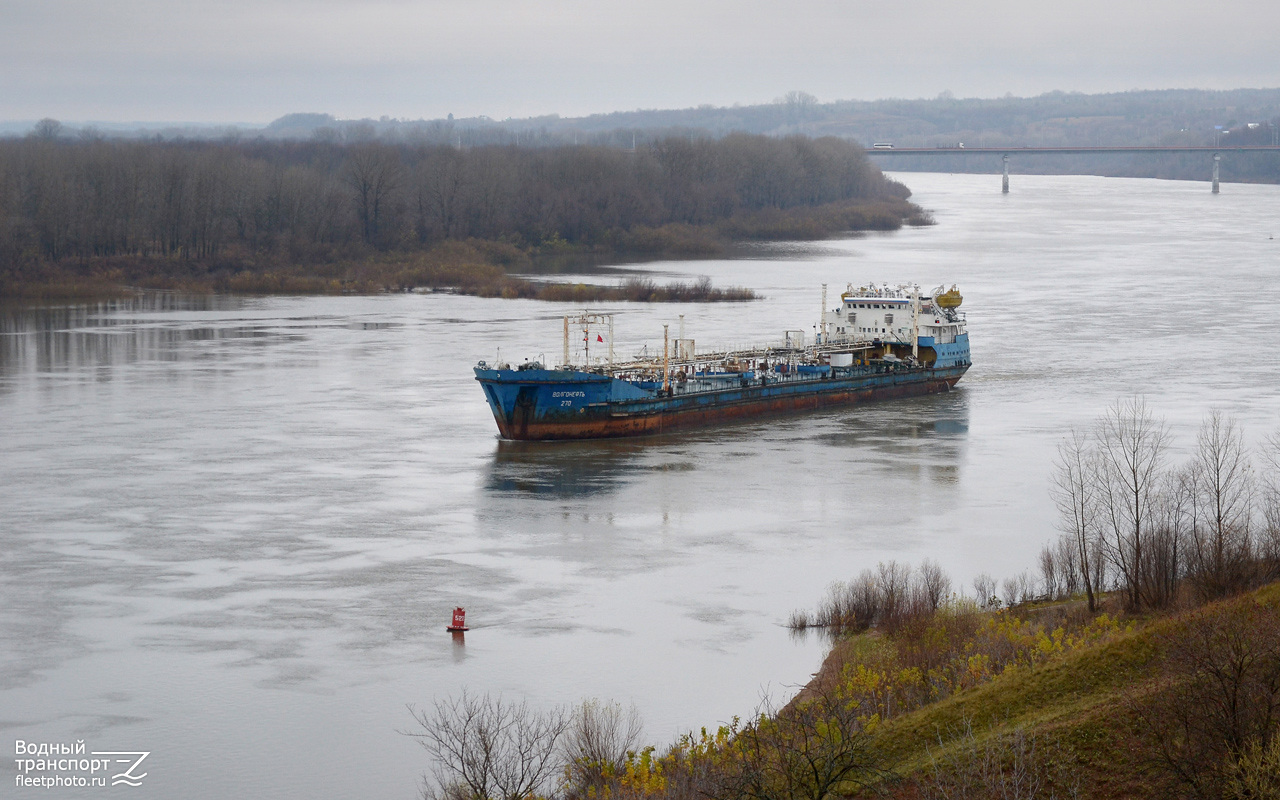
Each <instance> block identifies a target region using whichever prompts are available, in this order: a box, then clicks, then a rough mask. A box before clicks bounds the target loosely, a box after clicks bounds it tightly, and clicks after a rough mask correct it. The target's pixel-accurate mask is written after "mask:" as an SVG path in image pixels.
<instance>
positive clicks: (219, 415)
mask: <svg viewBox="0 0 1280 800" xmlns="http://www.w3.org/2000/svg"><path fill="white" fill-rule="evenodd" d="M904 180H905V181H906V182H907V183H908V184H909V185H910V186H911V187H912V188H913V189H914V190H915V192H916V198H915V199H916V200H917V201H919V202H920V203H921V204H923V205H924V206H926V207H927V208H930V209H932V210H933V211H934V213H935V216H936V217H937V220H938V223H939V224H938V225H937V226H935V227H931V228H927V229H918V230H905V231H901V232H898V233H894V234H890V235H884V236H873V237H868V238H864V239H855V240H848V241H842V242H831V243H826V244H824V246H823V249H821V251H817V252H814V251H809V252H807V253H806V252H804V251H797V250H795V249H792V248H786V247H774V248H768V249H763V250H761V253H760V255H761V257H760V258H758V259H755V260H749V261H707V262H679V263H665V264H649V265H645V266H643V267H640V268H638V269H643V270H645V271H647V272H652V273H656V274H657V276H658V277H659V278H660V279H663V280H665V279H666V278H667V276H671V277H675V278H682V279H688V278H689V277H696V276H699V275H708V276H710V277H711V278H712V280H713V281H714V282H715V283H717V284H719V285H726V284H738V285H745V286H750V287H752V288H754V289H756V290H757V291H759V292H761V293H763V294H764V295H765V296H766V298H767V299H766V300H764V301H763V302H757V303H752V304H741V305H739V304H734V305H719V306H700V307H695V306H683V307H677V306H661V305H658V306H644V307H637V306H621V307H617V308H616V309H613V310H615V311H617V313H618V318H617V337H618V342H619V351H620V352H621V353H623V354H630V353H632V352H635V351H637V350H638V349H639V348H640V347H642V346H645V345H648V346H649V347H650V348H653V347H655V346H657V347H660V346H661V336H662V328H661V326H662V324H663V323H664V322H665V323H671V324H672V325H673V330H674V326H675V325H676V324H677V320H678V316H677V315H679V314H680V313H684V314H685V315H686V321H685V325H686V331H687V335H688V336H690V337H691V338H695V339H696V340H697V341H698V343H699V346H704V345H706V346H709V345H713V344H728V343H735V342H749V341H754V340H760V339H769V338H780V337H781V335H782V332H783V331H784V330H785V329H787V328H798V327H800V328H804V329H806V330H809V329H811V326H812V325H813V323H814V322H815V321H816V315H817V313H818V310H819V286H820V284H822V283H824V282H825V283H828V284H830V286H831V302H832V304H834V302H835V297H836V295H837V294H838V292H839V290H840V289H841V288H842V287H843V286H844V284H845V283H848V282H853V283H855V284H858V283H863V282H866V281H870V280H877V281H893V282H897V281H905V280H914V281H918V282H919V283H921V284H922V285H924V286H926V287H932V286H934V285H936V284H939V283H943V282H946V283H948V284H950V283H952V282H956V283H958V284H959V285H960V288H961V289H962V291H963V292H964V295H965V309H966V310H967V311H968V316H969V323H970V330H971V334H972V339H973V360H974V367H973V369H972V370H971V371H970V372H969V374H968V376H966V378H965V379H964V380H963V381H962V382H961V384H960V387H961V388H960V390H958V391H956V392H953V393H951V394H948V395H942V396H936V397H930V398H922V399H916V400H910V401H905V402H895V403H886V404H879V405H869V406H866V407H863V408H857V409H851V410H845V411H840V412H833V413H822V414H817V415H810V416H802V417H794V418H790V419H786V420H783V421H771V422H768V423H759V424H746V425H740V426H734V427H729V428H725V429H721V430H715V431H710V432H703V433H696V434H689V435H682V436H679V437H665V438H655V439H648V440H642V441H625V442H596V443H580V444H553V445H529V444H512V443H503V442H499V441H498V440H497V438H496V428H495V426H494V424H493V420H492V418H491V417H490V416H489V412H488V410H487V408H486V406H485V404H484V402H483V400H482V395H481V392H480V390H479V388H478V387H477V386H476V385H475V382H474V380H472V377H471V372H470V366H471V365H472V364H474V363H475V362H476V361H477V360H479V359H482V358H485V359H490V360H492V358H493V357H494V356H495V354H496V351H497V349H498V348H499V347H501V348H502V355H503V358H506V359H510V360H519V359H521V358H523V357H525V356H529V357H536V356H538V355H539V354H540V353H541V354H545V355H546V356H549V359H551V360H554V359H555V358H556V354H558V353H559V349H560V340H559V336H560V321H559V316H560V315H561V314H563V313H564V312H565V311H566V310H571V309H570V308H569V307H566V306H560V305H553V304H546V303H535V302H526V301H503V300H483V299H477V298H467V297H450V296H443V295H408V296H385V297H343V298H269V299H226V298H212V299H210V298H181V297H162V298H151V299H146V300H141V301H137V302H129V303H118V304H112V305H102V306H92V307H73V308H39V309H37V308H21V309H12V308H11V309H9V310H7V311H5V312H3V313H0V324H2V326H3V327H2V328H0V548H3V560H2V562H0V600H2V601H3V604H2V605H0V727H2V728H3V730H4V732H5V733H6V734H7V739H8V740H10V741H12V740H16V739H22V740H24V741H41V742H74V741H75V740H77V739H84V740H85V741H86V744H87V747H88V749H89V750H148V751H151V753H152V755H151V756H150V757H149V759H148V761H147V762H146V767H147V769H148V777H147V778H146V779H145V781H144V783H143V786H142V787H141V788H138V789H133V790H130V791H133V792H135V793H137V794H139V795H147V796H154V797H188V798H222V797H232V796H240V797H278V798H314V797H381V798H412V797H414V796H416V792H417V783H418V777H419V775H420V774H421V773H422V772H423V770H424V769H425V768H426V766H427V765H426V762H425V760H424V755H423V753H422V752H421V751H420V750H419V749H418V748H417V747H416V745H415V744H414V743H413V742H412V741H411V740H409V739H408V738H406V737H404V736H402V735H400V734H399V733H398V732H397V731H398V730H401V729H406V728H409V727H410V724H411V719H410V717H409V714H408V712H407V710H406V709H405V705H406V704H407V703H417V704H427V703H430V702H431V701H432V699H433V698H436V697H440V696H444V695H447V694H450V693H456V692H457V691H459V690H460V689H461V688H462V687H469V688H471V689H473V690H477V691H491V692H502V693H505V695H507V696H508V697H513V698H514V697H518V698H528V699H529V700H530V701H531V702H532V703H534V704H536V705H550V704H554V703H568V702H573V701H575V700H578V699H580V698H584V697H599V698H611V699H616V700H619V701H622V702H624V703H631V702H634V703H635V704H636V705H637V706H638V707H639V708H640V710H641V712H642V713H643V715H644V717H645V720H646V722H647V727H648V731H649V736H650V739H651V740H652V741H654V742H655V743H662V742H667V741H670V740H671V739H672V738H673V737H674V736H675V735H676V734H677V733H678V732H680V731H682V730H687V729H691V728H693V729H696V728H698V727H700V726H703V725H714V724H716V723H717V722H720V721H724V720H727V719H728V718H730V717H732V716H733V715H735V714H743V713H749V712H750V711H751V709H752V708H753V707H754V706H755V705H756V703H757V702H758V700H759V699H760V697H761V694H762V693H765V692H770V693H772V694H774V695H775V696H782V695H785V694H786V693H788V692H789V691H792V690H793V689H794V687H795V686H796V685H798V684H800V683H803V682H804V681H805V680H807V678H808V677H809V675H810V673H811V672H813V671H814V670H816V669H817V666H818V664H819V663H820V660H821V657H822V645H821V643H820V642H818V641H816V640H815V639H813V638H810V639H802V640H799V641H796V640H793V639H792V638H790V637H789V636H788V634H787V631H786V630H785V629H784V628H783V627H782V622H783V621H784V620H785V618H786V616H787V614H788V612H789V611H791V610H792V609H794V608H799V607H811V606H813V605H814V603H815V602H816V601H817V599H818V598H819V597H820V595H821V594H822V592H823V589H824V587H825V586H826V584H827V583H828V582H830V581H832V580H834V579H843V578H848V577H851V576H852V575H854V574H856V572H857V571H859V570H860V569H862V568H865V567H869V566H874V565H875V563H876V562H877V561H880V560H884V559H890V558H896V559H900V560H906V561H911V562H918V561H919V560H920V559H921V558H924V557H932V558H935V559H937V560H938V561H940V562H941V563H942V564H943V565H944V566H945V567H946V568H947V569H948V570H949V571H950V573H951V574H952V576H953V577H954V578H955V579H956V582H957V584H967V583H968V581H969V580H970V579H971V578H972V576H973V575H975V574H976V573H978V572H983V571H986V572H990V573H992V574H994V575H996V576H998V577H1004V576H1009V575H1012V574H1015V573H1017V572H1020V571H1021V570H1023V569H1027V568H1030V567H1031V566H1032V565H1033V563H1034V559H1035V556H1036V553H1037V552H1038V551H1039V549H1040V547H1041V546H1042V545H1043V544H1044V543H1045V542H1046V541H1047V540H1048V539H1049V538H1050V537H1051V536H1053V524H1054V514H1053V509H1052V505H1051V503H1050V501H1049V498H1048V495H1047V492H1046V482H1047V474H1048V472H1049V468H1050V464H1051V461H1052V458H1053V448H1054V445H1055V444H1056V442H1057V441H1058V439H1059V438H1060V437H1061V436H1062V434H1063V433H1064V432H1065V431H1066V429H1068V428H1069V427H1070V426H1072V425H1086V424H1088V423H1089V421H1090V420H1092V419H1093V418H1094V417H1095V416H1097V415H1098V414H1099V413H1100V412H1101V411H1102V410H1103V409H1104V408H1105V407H1106V405H1107V404H1108V403H1110V402H1112V401H1113V400H1115V399H1116V398H1117V397H1119V396H1122V395H1127V394H1131V393H1134V392H1141V393H1145V394H1147V395H1148V396H1149V398H1150V400H1151V402H1152V404H1153V405H1154V406H1155V407H1156V409H1157V410H1158V411H1159V412H1160V413H1162V414H1164V415H1165V416H1166V417H1167V418H1168V420H1169V422H1170V424H1171V425H1172V427H1173V428H1174V430H1175V432H1176V434H1177V435H1178V436H1179V440H1180V442H1181V444H1182V445H1183V446H1184V447H1185V446H1186V445H1187V444H1189V441H1190V438H1191V436H1192V434H1193V432H1194V429H1195V426H1196V425H1197V424H1198V422H1199V419H1200V417H1201V415H1202V414H1203V413H1204V412H1205V411H1206V410H1207V409H1209V408H1210V407H1214V406H1218V407H1223V408H1225V409H1227V410H1229V411H1231V412H1232V413H1234V414H1236V415H1237V416H1238V417H1239V419H1240V421H1241V422H1242V424H1243V425H1244V426H1245V428H1246V430H1247V432H1248V434H1249V436H1250V437H1251V438H1252V439H1257V438H1260V437H1261V436H1262V435H1264V434H1266V433H1269V432H1271V431H1274V430H1275V429H1276V428H1277V427H1280V392H1278V389H1277V387H1280V363H1278V362H1277V360H1276V359H1275V358H1274V357H1273V356H1272V354H1273V353H1274V352H1275V351H1276V350H1277V349H1278V348H1280V328H1278V327H1277V326H1276V324H1275V322H1274V318H1273V314H1272V310H1273V308H1274V307H1275V306H1276V303H1277V301H1280V291H1277V288H1276V281H1277V278H1280V187H1275V186H1237V185H1227V186H1224V188H1223V193H1222V194H1221V195H1219V196H1216V197H1215V196H1212V195H1211V194H1210V193H1209V190H1208V185H1207V184H1202V183H1195V184H1192V183H1178V182H1166V181H1143V180H1121V179H1102V178H1091V177H1020V176H1015V179H1014V182H1013V193H1012V194H1010V195H1008V196H1002V195H1000V193H999V178H998V177H995V176H972V175H964V176H946V175H924V174H910V175H905V176H904ZM1272 237H1277V238H1272ZM455 605H462V606H465V607H466V608H467V612H468V618H469V620H470V621H471V624H472V626H473V629H472V631H471V632H470V633H468V634H467V635H466V637H465V641H454V640H453V639H451V638H450V637H449V635H448V634H446V633H445V632H444V630H443V628H444V625H445V624H446V622H447V621H448V615H449V611H450V609H452V608H453V606H455ZM6 746H8V745H6ZM3 763H4V764H5V767H4V769H5V770H6V771H7V772H6V775H7V776H8V777H7V778H6V780H8V781H10V782H11V781H12V780H13V775H12V774H11V773H13V770H14V767H13V766H12V764H13V762H12V760H11V759H4V760H3ZM14 791H15V792H16V793H17V794H21V793H22V792H30V793H39V790H36V789H25V790H14ZM78 794H79V795H85V796H87V795H90V794H93V791H90V790H86V791H83V792H79V793H77V792H75V791H71V792H63V793H61V794H59V793H57V792H46V793H44V796H55V795H57V796H78Z"/></svg>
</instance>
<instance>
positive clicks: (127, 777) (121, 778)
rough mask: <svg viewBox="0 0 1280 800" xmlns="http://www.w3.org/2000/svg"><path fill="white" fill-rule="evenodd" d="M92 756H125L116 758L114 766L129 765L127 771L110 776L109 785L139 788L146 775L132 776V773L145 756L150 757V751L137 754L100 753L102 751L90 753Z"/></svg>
mask: <svg viewBox="0 0 1280 800" xmlns="http://www.w3.org/2000/svg"><path fill="white" fill-rule="evenodd" d="M92 755H95V756H125V757H123V758H116V759H115V762H116V765H117V766H119V765H120V764H128V765H129V767H128V769H126V770H125V771H124V772H121V773H118V774H116V775H112V776H111V785H112V786H115V785H117V784H121V783H125V784H128V785H129V786H141V785H142V779H143V778H145V777H147V773H145V772H144V773H142V774H141V775H134V774H133V771H134V770H135V769H137V768H138V765H139V764H141V763H142V761H143V759H145V758H146V757H147V756H149V755H151V751H150V750H147V751H145V752H138V753H127V752H123V751H121V752H102V751H96V752H94V753H92ZM134 756H136V758H135V757H134Z"/></svg>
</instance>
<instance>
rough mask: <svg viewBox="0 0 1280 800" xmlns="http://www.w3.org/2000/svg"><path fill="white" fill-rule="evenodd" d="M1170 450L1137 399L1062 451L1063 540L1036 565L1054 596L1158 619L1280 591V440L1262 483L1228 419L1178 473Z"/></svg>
mask: <svg viewBox="0 0 1280 800" xmlns="http://www.w3.org/2000/svg"><path fill="white" fill-rule="evenodd" d="M1170 447H1171V438H1170V434H1169V429H1168V427H1167V426H1166V424H1165V423H1164V421H1163V420H1161V419H1159V418H1157V417H1156V416H1155V415H1154V413H1152V411H1151V409H1150V408H1149V407H1148V406H1147V404H1146V402H1145V401H1143V400H1141V399H1137V398H1135V399H1130V400H1122V401H1119V402H1117V403H1116V404H1115V405H1113V406H1112V407H1111V408H1110V409H1109V410H1108V411H1107V413H1106V414H1104V415H1103V416H1102V417H1101V418H1100V419H1099V420H1098V421H1097V422H1096V423H1095V424H1094V426H1093V428H1092V429H1091V430H1076V431H1072V432H1071V433H1070V434H1069V435H1068V436H1067V437H1066V439H1064V440H1063V441H1062V443H1061V444H1060V446H1059V448H1058V457H1057V461H1056V463H1055V468H1054V475H1053V497H1054V500H1055V502H1056V503H1057V506H1058V509H1059V511H1060V512H1061V522H1062V537H1061V539H1060V540H1059V542H1058V543H1057V544H1056V545H1055V546H1052V547H1047V548H1045V550H1044V551H1043V552H1042V553H1041V558H1040V561H1041V571H1042V573H1043V575H1044V585H1045V589H1046V592H1047V593H1048V594H1050V595H1053V596H1071V595H1074V594H1076V593H1083V594H1084V595H1085V597H1086V599H1087V601H1088V604H1089V609H1090V611H1092V610H1093V609H1094V607H1095V605H1096V603H1097V598H1098V595H1099V593H1100V592H1102V591H1105V590H1109V589H1116V590H1118V591H1119V592H1120V593H1121V595H1122V597H1123V598H1124V602H1125V606H1126V607H1127V608H1129V609H1130V610H1141V609H1158V608H1164V607H1168V606H1171V605H1175V604H1178V603H1180V602H1182V601H1185V600H1187V599H1191V600H1194V601H1196V602H1207V601H1211V600H1215V599H1217V598H1221V597H1226V596H1228V595H1231V594H1235V593H1238V592H1241V591H1244V590H1246V589H1249V588H1251V587H1254V586H1259V585H1262V584H1265V583H1268V582H1270V581H1274V580H1277V579H1280V434H1276V435H1273V436H1272V437H1270V438H1269V439H1267V440H1266V441H1265V443H1264V446H1263V448H1262V450H1261V453H1260V455H1261V458H1262V461H1263V465H1264V470H1263V472H1262V473H1261V474H1259V473H1258V472H1257V471H1256V470H1255V466H1254V462H1253V456H1252V454H1251V452H1250V450H1249V448H1248V447H1247V446H1246V445H1245V442H1244V436H1243V433H1242V432H1241V430H1240V427H1239V426H1238V425H1237V424H1236V422H1235V421H1234V420H1233V419H1231V418H1230V417H1229V416H1227V415H1225V414H1224V413H1222V412H1220V411H1212V412H1210V413H1209V415H1208V416H1207V417H1206V418H1205V420H1204V422H1203V424H1202V425H1201V428H1200V431H1199V434H1198V435H1197V438H1196V449H1195V451H1194V453H1193V455H1192V456H1191V458H1190V459H1189V460H1188V461H1186V462H1185V463H1183V464H1171V463H1170V452H1169V451H1170ZM1188 593H1190V594H1191V595H1192V597H1191V598H1188V597H1186V595H1187V594H1188Z"/></svg>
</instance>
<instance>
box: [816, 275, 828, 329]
mask: <svg viewBox="0 0 1280 800" xmlns="http://www.w3.org/2000/svg"><path fill="white" fill-rule="evenodd" d="M821 311H822V313H821V314H819V315H818V342H817V343H818V344H822V343H823V342H825V341H827V285H826V284H825V283H824V284H822V309H821Z"/></svg>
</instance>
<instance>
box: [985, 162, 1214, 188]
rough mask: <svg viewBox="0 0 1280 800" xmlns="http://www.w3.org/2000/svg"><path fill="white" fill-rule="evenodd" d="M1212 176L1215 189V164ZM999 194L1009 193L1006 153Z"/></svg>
mask: <svg viewBox="0 0 1280 800" xmlns="http://www.w3.org/2000/svg"><path fill="white" fill-rule="evenodd" d="M1213 176H1214V177H1213V181H1214V182H1213V185H1214V186H1215V187H1216V186H1217V185H1218V167H1217V164H1215V165H1214V167H1213ZM1214 191H1215V192H1216V191H1218V190H1217V189H1216V188H1215V189H1214ZM1000 193H1001V194H1008V193H1009V154H1008V153H1005V156H1004V182H1003V184H1001V188H1000Z"/></svg>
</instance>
